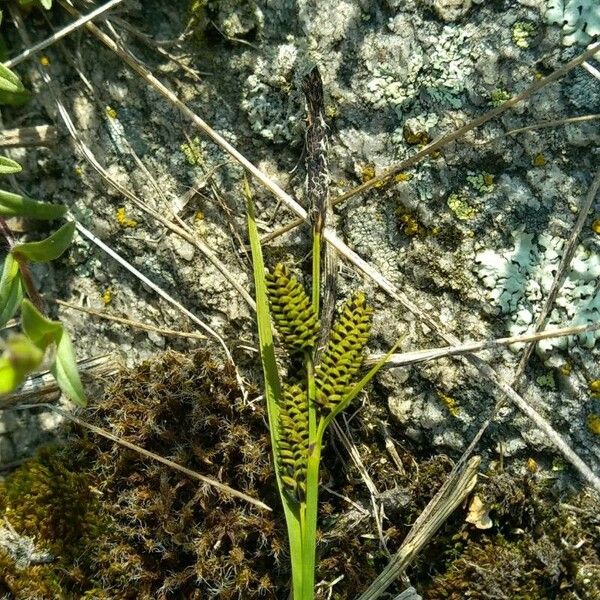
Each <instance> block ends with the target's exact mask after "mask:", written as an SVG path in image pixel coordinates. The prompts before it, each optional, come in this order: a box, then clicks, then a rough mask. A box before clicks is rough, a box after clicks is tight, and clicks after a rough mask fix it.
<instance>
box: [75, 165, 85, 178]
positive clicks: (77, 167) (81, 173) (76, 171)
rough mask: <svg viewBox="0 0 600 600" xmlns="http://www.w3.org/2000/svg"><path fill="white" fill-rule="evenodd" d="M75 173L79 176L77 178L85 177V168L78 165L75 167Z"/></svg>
mask: <svg viewBox="0 0 600 600" xmlns="http://www.w3.org/2000/svg"><path fill="white" fill-rule="evenodd" d="M74 171H75V175H77V177H83V168H82V167H80V166H79V165H77V166H76V167H75V169H74Z"/></svg>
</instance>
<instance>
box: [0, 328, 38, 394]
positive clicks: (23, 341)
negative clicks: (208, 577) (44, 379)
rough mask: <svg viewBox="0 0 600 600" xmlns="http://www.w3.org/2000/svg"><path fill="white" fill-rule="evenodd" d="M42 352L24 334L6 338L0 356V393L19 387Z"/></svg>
mask: <svg viewBox="0 0 600 600" xmlns="http://www.w3.org/2000/svg"><path fill="white" fill-rule="evenodd" d="M43 358H44V353H43V352H42V350H40V349H39V348H38V347H37V346H36V345H35V344H33V343H32V342H31V341H30V340H28V339H27V338H26V337H25V336H24V335H15V336H13V337H12V338H10V339H9V340H8V342H7V343H6V348H5V350H4V353H3V354H2V356H1V357H0V394H7V393H9V392H12V391H13V390H15V389H16V388H17V387H19V386H20V385H21V384H22V383H23V381H25V377H27V375H28V374H29V373H31V371H33V370H35V369H37V368H38V367H39V366H40V364H41V362H42V359H43Z"/></svg>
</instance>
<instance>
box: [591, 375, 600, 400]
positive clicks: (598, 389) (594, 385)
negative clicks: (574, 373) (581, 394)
mask: <svg viewBox="0 0 600 600" xmlns="http://www.w3.org/2000/svg"><path fill="white" fill-rule="evenodd" d="M588 388H589V390H590V392H592V396H596V397H600V379H594V381H590V382H589V383H588Z"/></svg>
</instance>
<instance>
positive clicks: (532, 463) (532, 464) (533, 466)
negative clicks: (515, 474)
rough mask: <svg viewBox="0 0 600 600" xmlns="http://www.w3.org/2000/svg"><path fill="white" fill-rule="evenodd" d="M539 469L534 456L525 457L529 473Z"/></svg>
mask: <svg viewBox="0 0 600 600" xmlns="http://www.w3.org/2000/svg"><path fill="white" fill-rule="evenodd" d="M538 469H539V466H538V464H537V461H536V460H535V459H534V458H528V459H527V470H528V471H529V472H530V473H537V471H538Z"/></svg>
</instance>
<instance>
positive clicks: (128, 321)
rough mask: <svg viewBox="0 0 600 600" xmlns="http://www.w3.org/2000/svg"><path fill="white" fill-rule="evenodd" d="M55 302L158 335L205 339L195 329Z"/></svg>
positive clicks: (61, 301)
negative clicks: (182, 328) (163, 325)
mask: <svg viewBox="0 0 600 600" xmlns="http://www.w3.org/2000/svg"><path fill="white" fill-rule="evenodd" d="M54 302H56V304H59V305H60V306H64V307H66V308H70V309H71V310H78V311H80V312H84V313H86V314H88V315H92V316H94V317H98V318H100V319H106V320H107V321H114V322H115V323H121V324H122V325H127V326H128V327H134V328H135V329H144V330H146V331H154V332H155V333H158V334H160V335H167V336H172V337H183V338H191V339H194V340H205V339H207V337H206V336H205V335H204V334H203V333H198V332H195V331H192V332H188V331H177V330H175V329H165V328H164V327H155V326H154V325H149V324H148V323H142V322H140V321H132V320H131V319H124V318H123V317H117V316H116V315H109V314H107V313H104V312H102V311H99V310H93V309H91V308H85V307H83V306H77V305H76V304H70V303H69V302H65V301H63V300H54Z"/></svg>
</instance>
